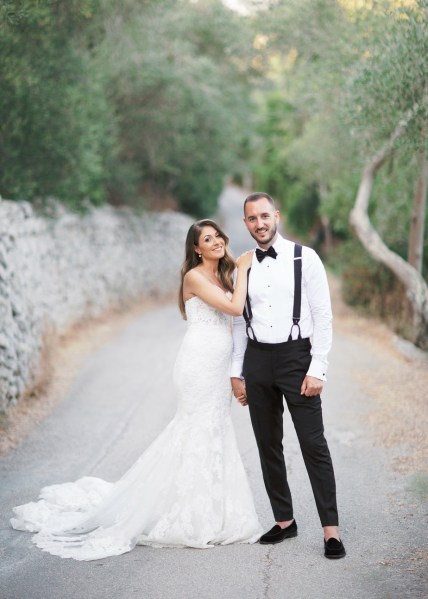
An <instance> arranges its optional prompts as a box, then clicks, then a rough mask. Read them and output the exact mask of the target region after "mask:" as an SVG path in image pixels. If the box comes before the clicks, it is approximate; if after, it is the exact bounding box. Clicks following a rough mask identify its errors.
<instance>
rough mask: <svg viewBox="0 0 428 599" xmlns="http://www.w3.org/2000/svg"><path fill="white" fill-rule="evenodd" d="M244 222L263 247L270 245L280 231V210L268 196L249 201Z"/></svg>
mask: <svg viewBox="0 0 428 599" xmlns="http://www.w3.org/2000/svg"><path fill="white" fill-rule="evenodd" d="M244 223H245V225H246V227H247V229H248V231H249V232H250V235H251V237H253V238H254V239H255V240H256V241H257V243H258V244H259V245H260V246H261V247H269V245H271V243H272V242H273V241H275V238H276V234H277V232H278V223H279V211H278V210H275V208H274V207H273V206H272V204H271V203H270V202H269V200H267V199H266V198H260V199H259V200H256V201H255V202H247V204H246V206H245V215H244Z"/></svg>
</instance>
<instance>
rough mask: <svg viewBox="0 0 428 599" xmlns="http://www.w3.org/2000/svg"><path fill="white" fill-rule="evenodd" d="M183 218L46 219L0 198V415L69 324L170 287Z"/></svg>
mask: <svg viewBox="0 0 428 599" xmlns="http://www.w3.org/2000/svg"><path fill="white" fill-rule="evenodd" d="M190 224H191V220H190V219H189V218H188V217H186V216H184V215H182V214H178V213H174V212H165V213H147V214H143V215H141V216H138V215H136V214H135V213H133V212H132V211H131V210H129V209H113V208H112V207H109V206H105V207H102V208H97V209H92V210H91V211H90V212H89V213H88V214H86V215H84V216H78V215H76V214H72V213H69V212H66V211H65V210H63V209H62V208H60V207H59V206H56V209H55V216H52V217H50V218H48V217H46V216H45V217H41V216H39V215H37V214H36V212H35V211H34V210H33V208H32V206H31V205H30V204H28V203H26V202H10V201H6V200H3V201H1V200H0V411H1V410H5V409H6V408H7V406H8V405H10V404H11V403H14V402H16V401H17V400H18V399H19V398H20V397H21V396H22V395H23V393H24V392H25V391H26V390H28V389H29V388H31V386H32V385H33V384H34V381H35V377H36V376H37V372H38V370H39V364H40V360H41V356H42V354H43V349H44V343H45V340H46V338H48V337H49V336H50V335H51V334H52V333H54V334H56V333H61V332H64V331H66V330H67V328H69V327H70V326H71V325H73V324H74V323H76V322H78V321H80V320H82V319H84V318H88V317H94V316H99V315H101V314H102V313H103V312H105V311H106V310H108V309H109V308H111V307H117V306H119V305H122V304H124V303H128V302H130V301H132V300H136V299H138V298H141V297H144V296H149V295H153V294H168V293H171V292H172V291H174V290H176V289H177V285H178V280H179V270H180V266H181V262H182V260H183V257H184V239H185V235H186V232H187V230H188V228H189V226H190Z"/></svg>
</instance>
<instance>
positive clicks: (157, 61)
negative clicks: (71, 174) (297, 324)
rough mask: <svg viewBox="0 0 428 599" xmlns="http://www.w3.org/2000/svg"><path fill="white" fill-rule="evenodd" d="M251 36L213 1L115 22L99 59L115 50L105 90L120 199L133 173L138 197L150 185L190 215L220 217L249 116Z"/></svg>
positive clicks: (169, 6) (157, 7)
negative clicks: (112, 114) (116, 134)
mask: <svg viewBox="0 0 428 599" xmlns="http://www.w3.org/2000/svg"><path fill="white" fill-rule="evenodd" d="M131 4H132V3H131ZM246 38H247V39H248V40H249V32H248V31H246V29H245V27H243V23H242V21H241V20H239V19H238V17H236V16H234V15H233V13H231V12H230V11H229V10H227V9H225V8H224V7H223V6H222V4H221V3H220V2H217V1H211V0H205V1H201V2H198V3H196V4H194V5H192V8H191V9H190V7H189V4H188V3H178V4H177V3H174V2H162V3H160V4H156V3H153V5H152V6H150V7H147V8H146V10H145V11H144V12H143V13H141V14H136V13H135V14H132V18H128V19H126V20H122V21H118V20H114V18H112V19H111V25H110V26H109V35H108V37H107V38H106V40H105V44H104V47H103V48H102V49H101V53H102V52H104V54H105V56H107V55H108V54H109V51H110V48H111V47H116V52H115V55H114V61H113V64H112V65H111V69H110V72H109V77H110V83H109V88H108V90H109V97H110V98H111V101H112V103H113V104H114V106H115V111H116V114H117V115H118V122H119V128H120V144H121V152H120V156H119V161H118V162H117V164H116V168H115V169H114V176H115V179H116V181H115V185H114V194H115V195H116V201H126V196H125V194H126V193H127V185H126V181H125V180H123V178H122V177H123V173H125V175H126V176H129V175H128V173H129V172H131V173H132V175H131V179H132V181H133V185H134V189H135V191H137V190H138V189H139V188H141V187H142V186H143V185H144V183H145V182H147V181H150V184H151V186H152V188H154V189H158V190H159V191H160V192H162V193H163V192H167V193H169V194H172V195H173V196H174V197H175V198H176V199H177V200H178V203H179V205H180V207H181V208H182V209H183V210H184V211H186V212H190V213H192V214H194V215H196V216H207V215H208V214H212V213H213V212H214V211H215V208H216V202H217V198H218V196H219V193H220V191H221V188H222V184H223V178H224V176H225V175H226V174H227V173H228V172H230V170H231V169H233V164H234V160H236V156H237V154H238V148H239V147H240V144H241V139H242V136H243V134H244V133H245V128H246V123H247V120H248V114H249V111H250V103H249V94H248V83H247V81H246V79H245V69H246V64H247V58H246V54H247V51H246V49H245V46H243V42H244V41H245V39H246ZM238 39H239V42H237V40H238ZM123 40H126V43H123ZM106 63H107V61H106V60H104V64H106ZM110 64H111V62H110ZM125 164H126V165H127V169H125V171H124V170H123V166H124V165H125Z"/></svg>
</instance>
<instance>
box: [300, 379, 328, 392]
mask: <svg viewBox="0 0 428 599" xmlns="http://www.w3.org/2000/svg"><path fill="white" fill-rule="evenodd" d="M323 385H324V383H323V381H321V380H320V379H316V378H315V377H314V376H308V375H306V376H305V380H304V381H303V383H302V386H301V388H300V395H306V397H313V396H314V395H318V394H319V393H321V391H322V388H323Z"/></svg>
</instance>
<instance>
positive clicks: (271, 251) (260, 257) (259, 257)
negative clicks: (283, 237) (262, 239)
mask: <svg viewBox="0 0 428 599" xmlns="http://www.w3.org/2000/svg"><path fill="white" fill-rule="evenodd" d="M277 255H278V254H277V253H276V251H275V248H274V247H273V246H272V245H271V246H270V248H269V249H268V250H267V252H264V251H263V250H261V249H260V248H256V256H257V260H258V261H259V262H261V261H262V260H264V259H265V258H266V256H270V257H271V258H273V259H274V260H276V257H277Z"/></svg>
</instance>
